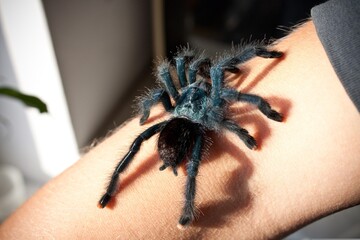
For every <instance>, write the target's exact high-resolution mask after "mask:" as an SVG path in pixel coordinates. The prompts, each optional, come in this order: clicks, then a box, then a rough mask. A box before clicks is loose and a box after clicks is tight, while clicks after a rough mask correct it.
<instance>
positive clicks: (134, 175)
mask: <svg viewBox="0 0 360 240" xmlns="http://www.w3.org/2000/svg"><path fill="white" fill-rule="evenodd" d="M141 161H142V163H141V164H139V165H138V166H137V167H136V168H135V169H134V170H133V171H131V172H128V173H126V172H124V174H120V181H119V182H120V184H119V185H118V188H117V190H116V193H115V196H114V197H113V198H111V200H110V202H109V203H108V205H107V206H106V207H107V208H109V209H114V207H115V206H116V204H117V197H116V196H117V195H118V194H121V191H123V190H124V189H125V188H127V187H128V186H129V185H130V184H131V183H132V182H134V181H135V180H137V179H139V177H140V176H142V175H145V174H146V173H147V172H149V171H150V170H152V169H153V168H154V167H155V166H156V165H158V164H159V154H158V153H153V154H151V155H149V156H147V157H146V158H144V159H141Z"/></svg>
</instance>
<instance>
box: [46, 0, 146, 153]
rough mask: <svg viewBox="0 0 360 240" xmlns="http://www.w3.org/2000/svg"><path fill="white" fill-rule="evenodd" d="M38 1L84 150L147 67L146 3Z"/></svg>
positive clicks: (131, 0) (132, 0)
mask: <svg viewBox="0 0 360 240" xmlns="http://www.w3.org/2000/svg"><path fill="white" fill-rule="evenodd" d="M43 2H44V7H45V11H46V15H47V19H48V22H49V26H50V31H51V35H52V39H53V42H54V46H55V52H56V56H57V59H58V63H59V68H60V72H61V76H62V79H63V84H64V88H65V93H66V96H67V100H68V103H69V109H70V113H71V119H72V122H73V125H74V129H75V134H76V139H77V142H78V144H79V146H84V145H86V144H88V143H89V142H91V141H92V138H93V137H94V135H95V133H96V132H97V131H98V129H99V128H101V127H102V125H103V124H104V122H106V121H107V120H110V119H106V118H108V117H109V115H111V114H112V113H111V111H113V109H115V108H116V106H117V105H118V102H119V100H121V99H122V97H123V95H126V94H127V92H128V91H129V88H130V87H133V84H134V82H135V81H136V80H138V79H137V78H139V76H140V74H141V73H142V72H144V69H150V68H151V63H152V56H151V53H152V43H151V16H150V13H151V9H150V1H141V0H120V1H111V0H106V1H99V0H77V1H73V0H62V1H55V0H44V1H43ZM119 111H120V109H119ZM110 121H111V120H110Z"/></svg>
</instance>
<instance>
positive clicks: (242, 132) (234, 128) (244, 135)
mask: <svg viewBox="0 0 360 240" xmlns="http://www.w3.org/2000/svg"><path fill="white" fill-rule="evenodd" d="M222 126H223V127H224V128H225V129H227V130H229V131H231V132H233V133H235V134H236V135H238V137H239V138H240V139H241V140H242V141H243V142H244V143H245V145H246V146H247V147H248V148H250V149H255V148H256V147H257V144H256V140H255V139H254V138H253V137H252V136H251V135H250V134H249V132H248V131H247V130H246V129H244V128H241V127H240V126H239V125H238V124H237V123H235V122H234V121H232V120H229V119H226V120H224V121H223V122H222Z"/></svg>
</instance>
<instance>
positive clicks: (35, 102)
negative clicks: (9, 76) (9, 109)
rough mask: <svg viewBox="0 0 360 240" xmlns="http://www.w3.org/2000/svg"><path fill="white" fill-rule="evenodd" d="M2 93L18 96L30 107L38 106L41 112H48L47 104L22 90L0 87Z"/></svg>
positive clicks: (17, 97)
mask: <svg viewBox="0 0 360 240" xmlns="http://www.w3.org/2000/svg"><path fill="white" fill-rule="evenodd" d="M0 94H1V95H5V96H8V97H12V98H16V99H18V100H20V101H21V102H23V103H24V104H25V105H27V106H29V107H34V108H37V109H38V110H39V112H40V113H46V112H48V109H47V107H46V104H45V103H44V102H43V101H41V100H40V99H39V98H37V97H35V96H31V95H27V94H23V93H21V92H20V91H18V90H16V89H13V88H9V87H0Z"/></svg>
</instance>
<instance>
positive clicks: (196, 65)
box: [189, 58, 211, 84]
mask: <svg viewBox="0 0 360 240" xmlns="http://www.w3.org/2000/svg"><path fill="white" fill-rule="evenodd" d="M210 64H211V61H210V59H209V58H199V59H197V60H195V61H193V62H192V63H191V64H190V66H189V84H192V83H194V82H195V81H196V75H197V74H198V72H199V69H202V68H209V67H210ZM200 75H208V74H207V71H201V72H200ZM203 77H205V78H209V77H210V76H203Z"/></svg>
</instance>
